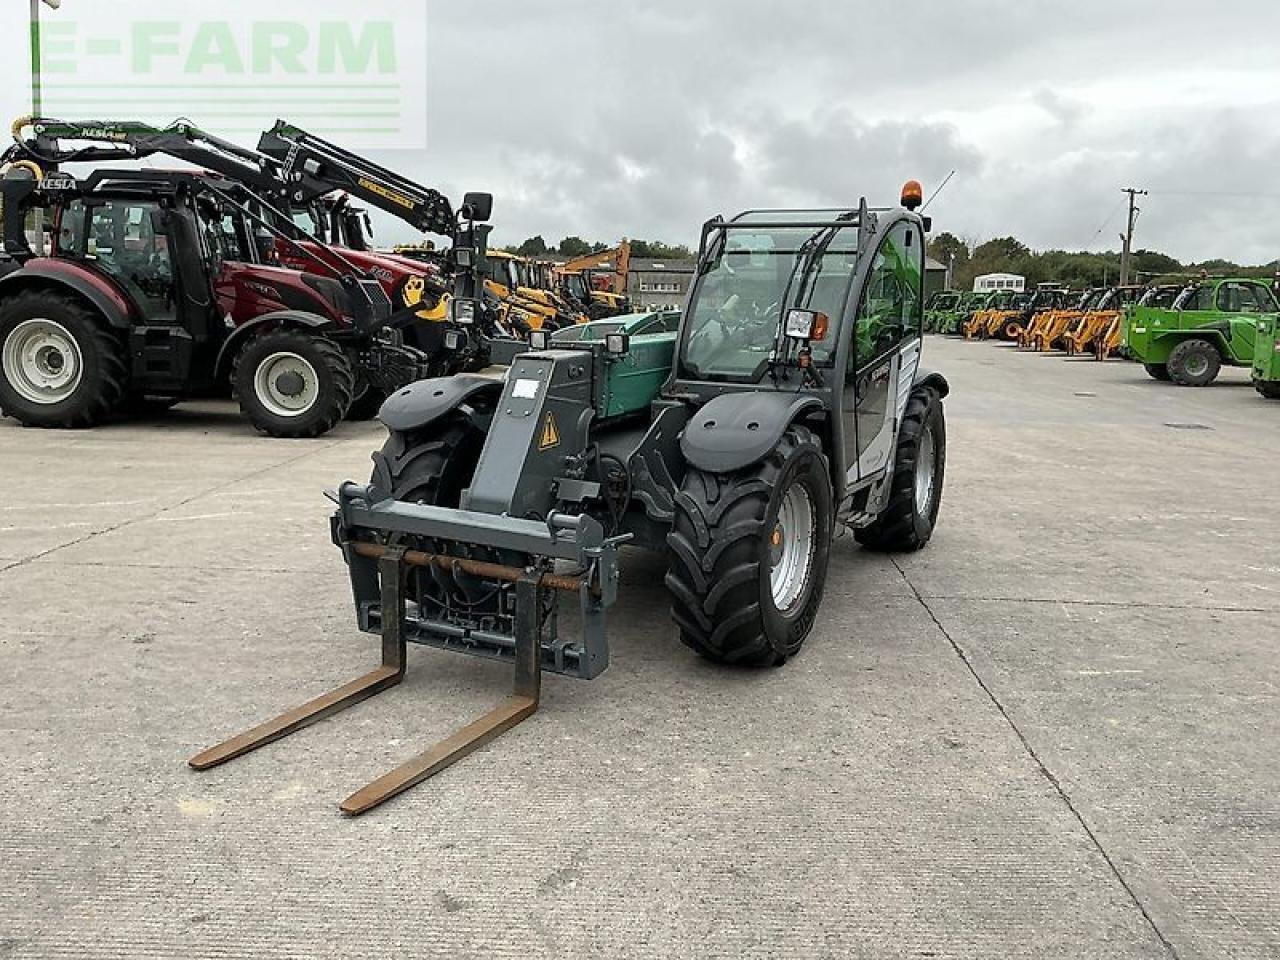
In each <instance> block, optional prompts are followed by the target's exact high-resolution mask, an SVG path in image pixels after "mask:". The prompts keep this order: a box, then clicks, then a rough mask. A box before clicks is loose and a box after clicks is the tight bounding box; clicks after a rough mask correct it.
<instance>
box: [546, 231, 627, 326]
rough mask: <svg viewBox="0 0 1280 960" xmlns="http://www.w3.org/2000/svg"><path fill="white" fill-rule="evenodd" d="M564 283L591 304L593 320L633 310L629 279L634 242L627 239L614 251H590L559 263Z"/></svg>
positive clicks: (558, 271)
mask: <svg viewBox="0 0 1280 960" xmlns="http://www.w3.org/2000/svg"><path fill="white" fill-rule="evenodd" d="M555 272H556V273H557V274H558V275H559V277H560V278H561V280H560V282H561V285H562V286H564V287H566V288H567V290H569V291H570V292H571V295H572V296H574V298H575V299H579V300H582V301H583V302H585V303H587V305H588V307H589V308H592V309H590V311H589V312H591V314H592V319H600V318H604V317H609V316H620V315H621V314H624V313H628V312H630V310H631V304H630V302H629V301H628V300H627V278H628V277H629V275H630V273H631V241H630V240H626V239H624V240H623V241H622V242H621V243H620V244H618V245H617V246H616V247H613V248H612V249H610V250H601V251H600V252H599V253H589V254H587V255H586V256H583V257H577V258H576V259H574V260H570V261H568V262H567V263H561V264H557V265H556V266H555Z"/></svg>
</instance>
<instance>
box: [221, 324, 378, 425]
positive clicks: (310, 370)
mask: <svg viewBox="0 0 1280 960" xmlns="http://www.w3.org/2000/svg"><path fill="white" fill-rule="evenodd" d="M231 383H232V388H233V391H234V393H235V397H236V400H237V401H238V402H239V404H240V411H241V412H242V413H243V414H244V415H245V417H246V418H247V419H248V420H249V422H250V423H252V424H253V425H254V427H255V428H256V429H257V430H258V431H259V432H261V433H265V434H267V435H268V436H271V437H286V438H300V437H318V436H321V435H322V434H325V433H328V432H329V431H330V430H332V429H333V428H334V427H335V426H337V424H339V423H340V422H341V421H342V418H343V417H345V416H346V415H347V411H348V410H349V409H350V408H351V399H352V396H353V394H354V392H355V374H354V373H353V372H352V369H351V361H350V360H349V359H348V358H347V355H346V354H345V353H343V352H342V349H341V348H340V347H339V346H338V345H337V344H336V343H334V342H333V341H332V340H329V339H327V338H326V337H324V336H321V335H319V334H315V333H310V332H307V331H303V330H277V331H274V332H272V333H267V334H263V335H262V336H258V337H254V338H253V339H252V340H250V341H249V343H248V344H247V345H246V346H245V347H244V349H243V350H241V351H240V353H239V354H238V355H237V356H236V360H235V366H234V368H233V370H232V372H231Z"/></svg>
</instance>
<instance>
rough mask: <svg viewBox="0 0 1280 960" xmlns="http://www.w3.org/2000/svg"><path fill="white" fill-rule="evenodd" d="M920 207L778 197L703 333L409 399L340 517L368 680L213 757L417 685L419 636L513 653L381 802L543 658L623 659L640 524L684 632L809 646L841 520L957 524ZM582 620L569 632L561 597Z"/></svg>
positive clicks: (908, 527)
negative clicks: (469, 717)
mask: <svg viewBox="0 0 1280 960" xmlns="http://www.w3.org/2000/svg"><path fill="white" fill-rule="evenodd" d="M921 200H922V191H921V189H920V186H919V184H918V183H915V182H914V181H912V182H910V183H908V185H907V188H906V189H904V191H903V205H902V206H901V207H895V208H889V209H878V210H872V209H868V207H867V205H866V202H865V201H863V202H862V203H861V204H860V205H859V206H858V207H856V208H853V209H849V210H817V211H812V210H809V211H787V210H783V211H778V210H767V211H766V210H756V211H750V212H747V213H744V214H741V215H739V216H737V217H734V218H732V219H723V218H715V219H713V220H710V221H708V222H707V223H706V224H705V225H704V226H703V230H702V241H701V245H700V248H699V258H698V266H697V271H696V276H695V280H694V285H693V289H692V290H691V292H690V298H689V307H688V309H687V310H686V311H685V312H684V314H683V315H682V318H681V320H680V322H679V326H678V330H677V331H675V332H659V333H652V334H642V335H637V336H635V337H634V338H633V337H630V336H629V335H628V333H627V332H626V331H624V330H616V331H614V332H611V333H610V332H605V333H604V334H603V336H602V337H592V338H591V339H589V340H588V339H584V340H581V341H579V342H577V343H566V344H563V345H558V344H556V343H555V342H554V341H552V342H551V343H550V344H549V346H550V347H551V349H547V350H541V351H539V350H533V351H530V352H528V353H525V354H523V355H521V356H518V357H516V358H515V360H514V362H513V364H512V366H511V368H510V371H509V375H508V377H507V378H506V380H505V382H502V381H496V380H492V379H486V378H483V377H478V376H469V375H465V374H462V375H458V376H455V377H450V378H443V379H436V380H426V381H422V382H419V383H417V384H414V385H412V386H410V387H408V388H406V389H405V390H402V391H400V392H399V393H397V394H395V395H394V396H392V397H390V398H389V399H388V400H387V402H386V404H385V405H384V406H383V408H382V411H381V413H380V414H379V417H380V419H381V420H382V422H383V424H384V425H385V426H386V427H387V429H388V432H389V436H388V438H387V440H386V443H385V444H384V446H383V447H382V449H381V450H380V451H379V452H377V453H375V454H374V469H373V475H372V478H371V480H370V481H369V482H368V483H355V482H347V483H344V484H343V485H342V486H341V487H340V488H339V489H338V490H337V492H336V493H335V496H334V499H335V500H336V502H337V511H336V513H335V514H334V517H333V521H332V532H333V539H334V542H335V544H336V545H337V546H338V547H339V548H340V549H341V551H342V554H343V557H344V558H345V560H346V562H347V564H348V568H349V572H350V578H351V585H352V591H353V596H354V600H355V609H356V619H357V624H358V626H359V627H360V629H362V630H364V631H366V632H369V633H374V634H377V635H379V636H380V637H381V650H382V660H381V664H380V665H379V666H378V667H377V668H376V669H375V670H373V671H372V672H371V673H369V674H367V675H366V676H364V677H362V678H360V679H358V680H356V681H354V682H352V683H350V684H348V685H347V686H345V687H341V688H339V689H338V690H335V691H334V692H333V693H330V694H327V695H325V696H323V697H320V698H318V699H317V700H314V701H312V702H311V703H309V704H305V705H303V706H302V707H299V708H297V709H295V710H292V711H290V712H288V713H286V714H284V715H282V716H280V717H278V718H276V719H275V720H272V721H268V722H267V723H265V724H263V725H261V726H259V727H257V728H255V729H253V730H251V731H249V732H248V733H245V734H243V735H241V736H239V737H236V738H234V739H232V740H230V741H227V742H226V743H224V744H222V745H220V746H217V747H214V748H212V749H211V750H208V751H205V752H204V753H202V754H200V755H199V756H196V757H194V758H192V760H191V761H190V762H191V764H192V766H194V767H196V768H197V769H206V768H209V767H212V766H216V765H218V764H221V763H224V762H226V761H228V760H230V759H232V758H234V757H237V756H240V755H241V754H244V753H247V752H248V751H250V750H254V749H256V748H258V747H260V746H262V745H264V744H266V743H270V742H271V741H273V740H276V739H279V738H280V737H282V736H285V735H287V734H289V733H292V732H293V731H295V730H297V729H300V728H301V727H304V726H306V725H308V724H311V723H314V722H315V721H317V720H319V719H321V718H323V717H326V716H329V715H331V714H333V713H335V712H337V711H339V710H342V709H345V708H346V707H349V706H351V705H352V704H354V703H357V702H359V701H360V700H363V699H365V698H367V697H369V696H371V695H373V694H375V693H378V692H379V691H381V690H384V689H386V688H388V687H390V686H394V685H395V684H397V683H399V682H400V680H401V679H402V678H403V676H404V670H405V656H406V655H405V650H406V644H408V643H414V644H421V645H425V646H430V647H436V648H438V649H443V650H450V651H454V652H457V653H466V654H470V655H473V656H480V657H487V658H490V659H494V660H499V661H503V662H505V663H507V664H509V665H510V666H511V668H512V670H513V675H514V681H513V690H512V694H511V696H510V697H509V698H508V699H507V700H506V701H505V702H504V703H502V704H501V705H500V706H498V707H497V708H496V709H494V710H493V711H491V712H490V713H489V714H487V715H485V716H484V717H482V718H480V719H479V720H477V721H475V722H474V723H472V724H471V725H470V726H468V727H466V728H464V729H463V730H461V731H459V732H458V733H456V734H455V735H453V736H452V737H450V738H448V739H446V740H444V741H442V742H441V743H440V744H437V745H436V746H435V747H432V748H431V749H429V750H428V751H427V752H426V753H424V754H422V755H420V756H418V757H416V758H414V759H412V760H410V761H408V762H407V763H405V764H404V765H403V766H402V767H400V768H398V769H397V770H394V771H392V772H391V773H389V774H387V775H386V776H384V777H382V778H381V779H379V780H377V781H374V782H373V783H371V784H369V785H368V786H367V787H365V788H364V789H362V790H360V791H358V792H357V793H356V794H354V795H352V796H351V797H349V798H348V799H347V800H346V801H345V802H344V803H343V804H342V805H341V809H342V810H343V811H344V812H346V813H348V814H359V813H363V812H364V811H366V810H369V809H371V808H372V807H374V806H377V805H378V804H380V803H382V802H383V801H385V800H387V799H388V798H390V797H392V796H394V795H396V794H398V793H400V792H401V791H403V790H406V789H408V788H409V787H411V786H412V785H413V784H415V783H418V782H420V781H421V780H423V779H425V778H426V777H429V776H432V775H433V774H435V773H437V772H438V771H440V770H441V769H443V768H444V767H447V766H449V765H450V764H452V763H454V762H455V761H456V760H458V759H459V758H460V757H462V756H465V755H466V754H467V753H469V752H471V751H472V750H474V749H476V748H477V747H478V746H480V745H481V744H483V743H486V742H488V741H489V740H491V739H493V738H494V737H496V736H497V735H499V734H500V733H502V732H503V731H504V730H507V729H509V728H510V727H511V726H514V725H515V724H517V723H519V722H520V721H522V720H524V719H525V718H526V717H528V716H530V715H531V714H533V713H534V712H535V711H536V710H537V707H538V701H539V696H540V678H541V674H542V672H543V671H550V672H553V673H560V674H565V675H568V676H572V677H578V678H582V679H590V678H593V677H596V676H599V675H600V673H601V672H603V671H604V670H605V668H606V667H607V666H608V664H609V647H608V642H607V638H606V631H605V616H606V611H607V609H608V608H609V606H610V605H611V604H612V603H613V602H614V600H615V598H616V596H617V593H618V590H619V567H620V564H619V551H620V550H621V548H622V547H623V546H624V545H631V546H634V547H638V548H642V549H646V550H650V551H655V552H658V553H660V554H662V555H663V556H665V557H666V560H667V564H668V572H667V575H666V578H665V583H666V587H667V591H668V593H669V595H670V601H671V614H672V618H673V619H674V621H675V624H676V628H677V629H678V631H679V634H680V636H681V638H682V639H683V641H684V643H685V644H687V645H688V646H689V647H691V648H692V649H693V650H695V651H696V652H697V653H698V654H700V655H702V656H703V657H706V658H707V659H710V660H713V661H716V662H719V663H725V664H733V665H737V666H741V667H767V666H777V665H780V664H782V663H785V662H786V661H787V660H788V659H789V658H791V657H793V656H795V655H796V654H798V653H799V652H800V650H801V647H802V645H803V644H804V642H805V639H806V638H807V637H808V636H809V634H810V632H811V630H812V629H813V626H814V623H815V621H816V619H817V617H818V611H819V605H820V604H821V601H822V596H823V591H824V589H825V586H826V578H827V566H828V559H829V555H830V551H831V545H832V540H833V537H834V535H835V532H836V530H837V528H840V527H846V528H849V529H851V530H852V533H853V537H854V538H855V539H856V540H857V541H858V542H859V543H861V544H863V545H864V546H866V547H868V548H870V549H874V550H884V551H912V550H918V549H920V548H921V547H923V546H924V545H925V544H926V543H927V542H928V541H929V539H930V537H931V536H932V534H933V531H934V525H935V523H936V520H937V517H938V509H939V505H940V503H941V496H942V486H943V478H944V469H945V461H946V423H945V419H944V415H943V398H944V397H945V396H946V395H947V393H948V392H949V387H948V384H947V381H946V379H945V378H944V377H943V376H942V375H941V374H939V373H935V372H932V371H928V370H926V369H924V368H923V367H922V366H921V364H920V355H921V345H922V327H923V320H924V309H923V307H924V298H923V293H922V290H923V277H924V248H925V233H926V230H927V229H928V220H927V219H926V218H925V217H923V216H921V215H919V214H918V213H916V212H915V211H916V210H917V209H918V208H919V206H920V203H921ZM560 597H570V598H572V599H573V600H574V601H575V602H576V605H577V608H578V613H579V618H578V619H579V622H580V625H581V627H580V630H579V631H575V632H576V633H580V636H564V635H562V634H561V632H560V626H561V622H560V618H559V617H558V615H557V598H560Z"/></svg>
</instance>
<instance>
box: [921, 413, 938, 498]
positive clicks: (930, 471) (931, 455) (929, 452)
mask: <svg viewBox="0 0 1280 960" xmlns="http://www.w3.org/2000/svg"><path fill="white" fill-rule="evenodd" d="M936 446H937V444H936V443H935V442H934V437H933V426H932V425H926V426H925V428H924V432H923V433H922V434H921V435H920V452H919V453H918V454H917V455H916V513H918V514H920V515H921V516H925V515H926V514H927V513H928V512H929V507H930V506H931V505H932V504H933V484H934V464H935V462H936V460H937V451H936V449H935V448H936Z"/></svg>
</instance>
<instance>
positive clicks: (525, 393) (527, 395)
mask: <svg viewBox="0 0 1280 960" xmlns="http://www.w3.org/2000/svg"><path fill="white" fill-rule="evenodd" d="M511 396H512V397H514V398H515V399H517V400H537V399H538V381H537V380H529V379H526V378H524V377H520V378H518V379H517V380H516V385H515V386H514V387H513V388H512V390H511Z"/></svg>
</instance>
